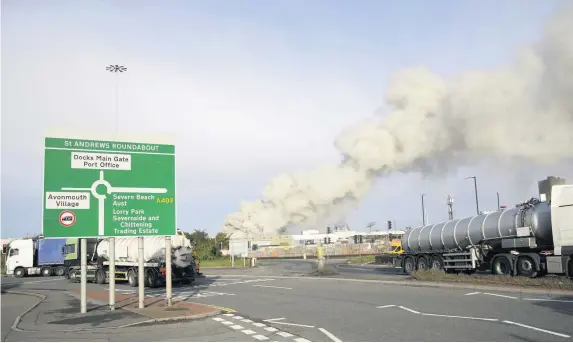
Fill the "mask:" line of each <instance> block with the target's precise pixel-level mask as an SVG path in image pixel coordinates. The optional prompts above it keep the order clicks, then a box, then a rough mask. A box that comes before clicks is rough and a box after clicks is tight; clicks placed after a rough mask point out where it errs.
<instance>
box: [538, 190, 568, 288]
mask: <svg viewBox="0 0 573 343" xmlns="http://www.w3.org/2000/svg"><path fill="white" fill-rule="evenodd" d="M543 196H545V195H543ZM543 196H542V197H543ZM550 201H551V228H552V233H553V246H554V248H553V256H547V271H548V272H549V273H557V274H560V273H565V274H566V275H568V276H569V277H573V185H554V186H553V187H552V188H551V195H550Z"/></svg>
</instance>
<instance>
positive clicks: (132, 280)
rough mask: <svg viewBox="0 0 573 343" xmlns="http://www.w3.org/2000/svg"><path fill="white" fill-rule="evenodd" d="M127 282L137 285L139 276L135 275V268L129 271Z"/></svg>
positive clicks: (133, 285) (132, 285)
mask: <svg viewBox="0 0 573 343" xmlns="http://www.w3.org/2000/svg"><path fill="white" fill-rule="evenodd" d="M127 283H129V285H130V286H131V287H137V278H136V277H135V271H134V270H133V269H130V270H129V271H128V272H127Z"/></svg>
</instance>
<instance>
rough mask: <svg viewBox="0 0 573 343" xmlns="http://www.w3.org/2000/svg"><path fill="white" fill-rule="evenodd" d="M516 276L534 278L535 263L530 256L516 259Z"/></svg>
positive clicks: (535, 272)
mask: <svg viewBox="0 0 573 343" xmlns="http://www.w3.org/2000/svg"><path fill="white" fill-rule="evenodd" d="M517 275H520V276H525V277H531V278H533V277H536V276H537V270H535V262H534V261H533V259H532V258H531V257H530V256H520V257H519V258H518V259H517Z"/></svg>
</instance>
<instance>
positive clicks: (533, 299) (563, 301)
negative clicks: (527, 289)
mask: <svg viewBox="0 0 573 343" xmlns="http://www.w3.org/2000/svg"><path fill="white" fill-rule="evenodd" d="M523 300H528V301H553V302H558V303H573V300H557V299H535V298H523Z"/></svg>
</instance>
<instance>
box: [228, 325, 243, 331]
mask: <svg viewBox="0 0 573 343" xmlns="http://www.w3.org/2000/svg"><path fill="white" fill-rule="evenodd" d="M231 329H233V330H241V329H244V327H242V326H241V325H233V326H231Z"/></svg>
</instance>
